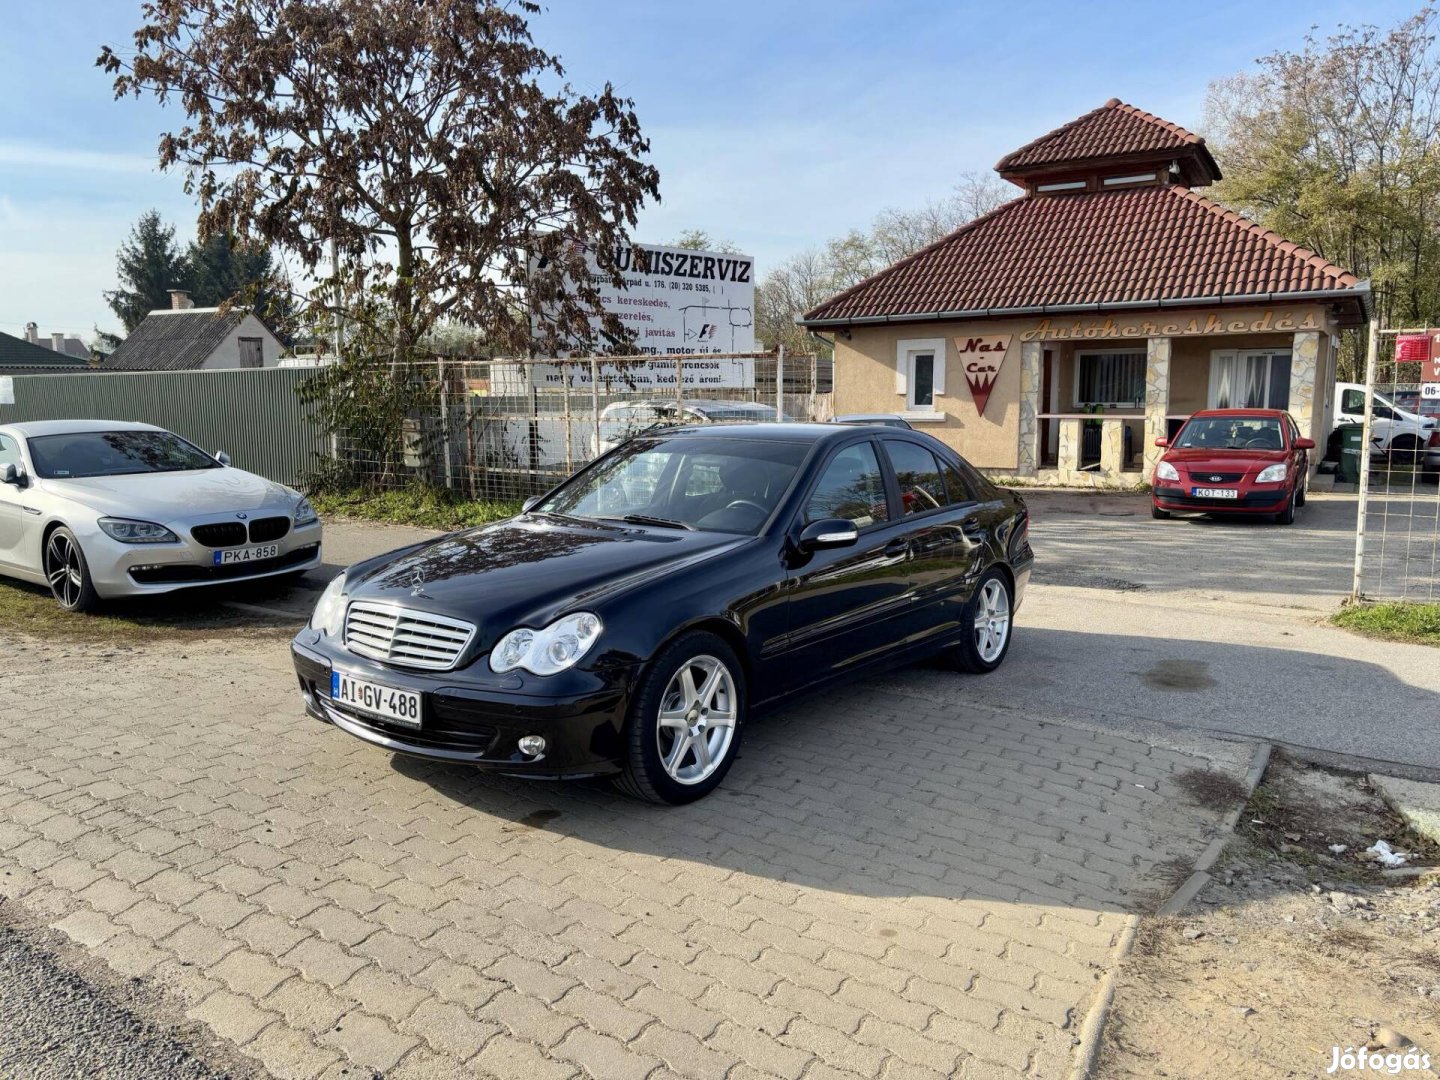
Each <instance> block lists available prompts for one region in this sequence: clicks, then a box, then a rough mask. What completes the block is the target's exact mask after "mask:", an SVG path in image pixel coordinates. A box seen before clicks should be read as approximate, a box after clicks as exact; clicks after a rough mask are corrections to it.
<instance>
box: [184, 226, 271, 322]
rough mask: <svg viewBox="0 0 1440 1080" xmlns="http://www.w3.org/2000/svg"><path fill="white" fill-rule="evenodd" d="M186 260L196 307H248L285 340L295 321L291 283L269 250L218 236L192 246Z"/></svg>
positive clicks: (230, 237) (249, 242)
mask: <svg viewBox="0 0 1440 1080" xmlns="http://www.w3.org/2000/svg"><path fill="white" fill-rule="evenodd" d="M187 260H188V262H189V264H190V270H191V275H190V281H191V287H192V293H191V296H192V298H193V299H194V301H195V306H196V307H219V306H220V305H222V304H239V305H242V306H244V307H248V308H251V309H253V310H254V311H255V313H256V314H257V315H259V316H260V318H261V319H263V320H264V321H265V323H266V324H267V325H268V326H269V327H270V328H271V329H272V330H274V331H275V332H276V334H278V335H280V337H281V338H285V339H287V340H288V338H287V331H288V329H289V325H290V323H291V322H292V321H293V318H294V307H293V305H292V303H291V302H290V283H289V281H288V280H287V279H286V277H285V275H284V273H283V271H282V270H281V269H280V268H279V267H278V266H277V265H276V263H275V258H274V256H273V255H272V254H271V252H270V249H269V248H268V247H266V246H265V245H264V244H261V243H256V242H253V241H245V240H236V239H235V238H234V237H233V236H231V235H228V234H224V233H217V234H215V235H213V236H211V237H210V238H209V239H207V240H204V241H195V242H194V243H192V244H191V245H190V250H189V253H188V256H187Z"/></svg>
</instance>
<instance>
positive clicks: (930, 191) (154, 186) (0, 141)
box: [0, 0, 1418, 339]
mask: <svg viewBox="0 0 1440 1080" xmlns="http://www.w3.org/2000/svg"><path fill="white" fill-rule="evenodd" d="M1417 6H1418V3H1416V2H1407V3H1396V2H1391V0H1365V2H1356V0H1305V2H1301V0H1266V2H1262V3H1257V2H1255V0H1244V2H1238V0H1216V2H1212V3H1209V4H1203V5H1202V4H1192V5H1175V4H1172V3H1158V2H1142V0H1098V2H1097V0H1087V2H1086V3H1082V4H1077V3H1074V2H1073V0H1065V2H1061V0H1043V2H1042V0H1011V2H1008V3H1004V4H999V3H993V2H991V3H962V2H945V0H873V2H869V3H864V2H859V0H826V2H814V0H731V2H729V3H725V4H714V5H705V6H703V7H702V6H700V5H692V4H688V3H675V2H674V0H552V2H551V3H550V4H549V6H548V8H547V10H546V12H545V13H544V14H543V15H542V16H540V17H539V18H537V19H536V20H535V21H534V23H533V27H532V28H533V31H534V33H535V36H536V38H537V40H538V41H539V43H540V44H541V45H543V46H545V47H546V48H548V49H550V50H551V51H553V52H555V53H557V54H558V55H559V56H560V57H561V59H562V60H563V62H564V63H565V65H566V68H567V71H568V74H569V76H570V78H571V80H572V82H573V83H574V84H575V85H576V86H577V87H578V88H580V89H582V90H591V89H594V88H596V87H598V86H600V85H602V84H603V83H604V82H605V81H606V80H609V81H611V82H613V83H615V84H616V86H617V87H618V88H619V89H620V90H621V91H622V92H624V93H625V94H627V95H629V96H630V97H633V98H634V99H635V101H636V108H637V111H638V112H639V115H640V120H641V124H642V127H643V129H644V130H645V132H646V134H647V135H648V136H649V138H650V140H651V144H652V157H653V160H654V162H655V164H656V165H657V167H658V168H659V169H660V174H661V196H662V200H663V201H662V202H661V203H660V204H659V205H656V206H653V207H650V208H647V210H646V211H645V212H644V214H643V216H642V219H641V227H640V229H639V230H638V232H637V236H636V238H637V239H639V240H645V241H651V242H663V241H665V240H668V239H671V238H672V237H673V236H674V235H675V234H676V233H678V232H680V231H681V230H682V229H686V228H703V229H706V230H707V231H709V232H710V233H711V234H712V235H713V236H716V237H719V238H723V239H726V240H729V241H731V242H733V243H736V244H738V245H739V246H740V247H741V248H742V249H743V250H744V251H746V252H747V253H749V254H752V255H754V256H755V257H756V258H757V260H758V266H757V271H758V272H759V273H760V274H762V275H763V273H764V272H765V269H766V268H767V266H771V265H773V264H774V263H775V262H776V261H778V260H779V259H782V258H784V257H785V256H786V255H787V254H790V253H792V252H794V251H797V250H800V249H802V248H805V247H807V246H811V245H815V244H819V243H822V242H823V241H824V240H825V239H826V238H827V237H830V236H833V235H835V234H837V233H840V232H843V231H845V230H847V229H849V228H852V227H856V226H864V225H866V224H867V223H868V222H869V221H870V219H871V218H872V217H873V216H874V215H875V213H876V212H877V211H878V210H880V209H881V208H883V207H886V206H915V205H920V204H923V203H924V202H926V201H927V200H928V199H931V198H935V197H937V196H940V195H943V194H944V193H945V192H946V191H947V190H948V189H949V187H950V186H951V184H952V183H953V178H954V176H955V175H956V174H957V173H960V172H964V171H966V170H979V169H989V168H990V167H991V166H992V165H993V164H994V163H995V161H996V159H998V158H999V157H1000V156H1001V155H1002V154H1004V153H1005V152H1006V151H1008V150H1011V149H1013V148H1014V147H1016V146H1018V145H1020V144H1022V143H1024V142H1027V141H1029V140H1030V139H1031V138H1034V137H1035V136H1036V135H1039V134H1042V133H1044V132H1045V131H1047V130H1049V129H1050V128H1052V127H1054V126H1055V125H1057V124H1060V123H1063V122H1065V121H1066V120H1069V119H1071V118H1072V117H1074V116H1076V115H1078V114H1080V113H1082V112H1085V111H1087V110H1089V109H1092V108H1094V107H1095V106H1097V105H1100V104H1101V103H1103V102H1104V101H1105V99H1106V98H1109V97H1111V96H1117V97H1120V98H1122V99H1123V100H1125V101H1129V102H1132V103H1133V104H1135V105H1138V106H1140V107H1142V108H1145V109H1148V110H1150V111H1151V112H1155V113H1158V114H1159V115H1161V116H1164V117H1166V118H1167V119H1170V120H1173V121H1175V122H1177V123H1180V124H1185V125H1187V126H1198V125H1199V123H1200V119H1201V109H1202V105H1203V101H1204V95H1205V87H1206V84H1207V83H1208V82H1209V81H1210V80H1211V79H1213V78H1216V77H1219V76H1223V75H1227V74H1230V73H1232V72H1235V71H1239V70H1244V69H1246V68H1248V67H1249V66H1250V65H1251V64H1252V62H1253V60H1254V59H1255V58H1256V57H1257V56H1260V55H1263V54H1265V53H1267V52H1270V51H1273V50H1275V49H1280V48H1292V47H1298V46H1299V44H1300V40H1301V37H1302V36H1303V34H1304V32H1305V30H1306V29H1307V28H1308V27H1310V26H1311V25H1317V26H1319V27H1320V28H1321V29H1322V30H1328V29H1329V28H1331V27H1332V26H1334V25H1336V24H1338V23H1340V22H1363V21H1370V22H1377V23H1380V24H1381V25H1388V24H1390V23H1393V22H1395V21H1397V20H1399V19H1400V18H1402V17H1404V16H1405V15H1408V14H1409V13H1411V12H1412V11H1414V10H1415V9H1416V7H1417ZM5 7H6V16H5V33H4V35H3V40H0V101H4V102H6V106H7V107H6V108H5V109H4V110H3V113H0V330H3V331H5V332H7V333H11V334H19V333H21V332H22V328H23V326H24V324H25V323H26V322H28V321H31V320H34V321H35V322H37V323H39V324H40V330H41V332H42V333H44V334H48V333H50V332H51V331H55V330H63V331H67V332H69V333H75V334H80V335H82V336H84V337H86V338H87V339H88V338H89V336H90V332H91V327H92V326H94V325H96V324H98V325H99V326H100V327H102V328H114V327H115V325H116V321H115V319H114V318H113V316H112V315H111V313H110V311H109V309H108V307H107V306H106V304H105V301H104V299H103V297H102V295H101V293H102V291H103V290H105V289H107V288H111V287H113V286H114V267H115V250H116V248H117V247H118V246H119V244H120V243H121V241H122V240H123V239H124V237H125V235H126V233H127V232H128V231H129V229H130V227H131V225H132V224H133V222H134V221H135V219H136V218H137V217H138V216H139V215H140V214H141V213H142V212H143V211H144V210H146V209H148V208H150V207H155V208H158V209H159V210H160V211H161V213H162V214H163V215H164V216H165V217H166V218H167V219H168V220H170V221H172V222H173V223H175V224H176V226H177V234H178V235H180V236H181V237H184V238H187V239H188V238H189V236H191V235H192V234H193V231H194V218H195V207H194V204H193V202H192V201H191V200H190V198H189V197H188V196H186V195H185V193H184V191H183V190H182V184H181V179H180V177H179V176H177V175H166V174H162V173H160V172H158V171H157V170H156V169H155V168H154V167H153V161H154V149H155V144H156V141H157V138H158V136H159V134H160V133H161V132H162V131H164V130H167V129H168V128H169V127H171V126H178V123H179V121H180V117H179V115H178V114H177V113H175V112H174V111H173V110H171V111H169V112H168V113H167V111H166V110H162V109H161V108H159V107H158V106H157V105H155V104H153V103H152V102H150V101H135V100H133V99H130V100H125V101H119V102H117V101H114V100H112V97H111V93H110V87H109V81H108V79H107V77H106V76H105V75H104V74H103V73H102V72H100V71H99V70H98V69H97V68H95V67H94V66H93V61H94V58H95V56H96V55H97V53H98V52H99V48H100V46H101V45H102V44H113V45H117V46H123V45H125V44H127V43H128V41H129V35H130V33H131V32H132V31H133V29H134V26H135V25H136V23H137V22H138V19H139V5H138V3H132V2H131V0H47V2H44V3H41V2H39V0H9V2H8V3H7V4H6V5H5ZM1221 166H1222V168H1223V166H1224V162H1223V161H1222V162H1221Z"/></svg>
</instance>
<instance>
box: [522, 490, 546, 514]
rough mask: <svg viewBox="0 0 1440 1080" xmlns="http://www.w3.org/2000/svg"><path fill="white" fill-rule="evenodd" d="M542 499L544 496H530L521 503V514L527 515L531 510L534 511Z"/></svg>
mask: <svg viewBox="0 0 1440 1080" xmlns="http://www.w3.org/2000/svg"><path fill="white" fill-rule="evenodd" d="M544 497H545V496H544V495H531V496H530V497H529V498H528V499H526V500H525V501H524V502H523V503H521V504H520V512H521V513H522V514H528V513H529V512H530V511H531V510H534V509H535V507H537V506H539V505H540V500H541V499H543V498H544Z"/></svg>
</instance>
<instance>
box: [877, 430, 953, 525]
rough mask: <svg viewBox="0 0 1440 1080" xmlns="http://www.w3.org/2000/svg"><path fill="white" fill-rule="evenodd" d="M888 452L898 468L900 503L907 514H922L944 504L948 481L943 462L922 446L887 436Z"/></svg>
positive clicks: (893, 463)
mask: <svg viewBox="0 0 1440 1080" xmlns="http://www.w3.org/2000/svg"><path fill="white" fill-rule="evenodd" d="M885 452H886V453H887V454H889V455H890V464H891V465H893V466H894V467H895V479H896V480H897V481H898V482H899V484H900V506H901V509H902V511H903V512H904V513H906V514H923V513H924V512H925V511H926V510H935V509H938V508H939V507H941V506H944V505H945V501H946V499H945V481H944V480H943V479H941V476H940V463H939V462H938V461H936V460H935V455H934V454H932V453H931V452H930V451H929V450H926V449H925V448H924V447H923V446H916V445H915V444H914V443H912V442H904V441H902V440H899V439H887V440H886V441H885Z"/></svg>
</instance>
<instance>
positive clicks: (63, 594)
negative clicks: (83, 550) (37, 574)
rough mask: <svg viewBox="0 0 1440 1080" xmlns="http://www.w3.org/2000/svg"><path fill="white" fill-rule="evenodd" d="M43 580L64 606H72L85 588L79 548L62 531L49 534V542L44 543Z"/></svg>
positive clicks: (77, 601)
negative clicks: (48, 584)
mask: <svg viewBox="0 0 1440 1080" xmlns="http://www.w3.org/2000/svg"><path fill="white" fill-rule="evenodd" d="M45 580H46V581H48V582H49V583H50V591H51V592H52V593H53V594H54V596H55V599H56V600H59V601H60V603H61V604H62V605H63V606H64V607H67V608H72V607H74V606H75V605H76V604H78V603H79V602H80V594H81V592H82V591H83V590H84V588H85V577H84V569H83V567H82V566H81V564H80V549H79V548H77V547H76V546H75V544H74V542H73V541H72V540H71V539H70V538H69V537H68V536H66V535H64V534H63V533H58V532H57V533H53V534H51V536H50V542H49V543H48V544H46V545H45Z"/></svg>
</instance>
